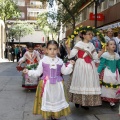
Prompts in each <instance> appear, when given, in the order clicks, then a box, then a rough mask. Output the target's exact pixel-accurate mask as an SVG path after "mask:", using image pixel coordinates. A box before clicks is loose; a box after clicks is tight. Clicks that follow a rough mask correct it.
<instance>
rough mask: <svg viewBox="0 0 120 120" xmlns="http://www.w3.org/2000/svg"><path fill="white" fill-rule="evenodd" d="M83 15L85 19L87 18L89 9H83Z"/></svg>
mask: <svg viewBox="0 0 120 120" xmlns="http://www.w3.org/2000/svg"><path fill="white" fill-rule="evenodd" d="M82 17H83V20H86V19H87V9H84V10H83V11H82Z"/></svg>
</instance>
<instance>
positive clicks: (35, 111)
mask: <svg viewBox="0 0 120 120" xmlns="http://www.w3.org/2000/svg"><path fill="white" fill-rule="evenodd" d="M42 87H43V80H40V82H39V84H38V87H37V91H36V95H35V101H34V107H33V114H35V115H37V114H41V115H42V117H43V118H44V119H49V118H50V117H54V118H60V117H61V116H67V115H69V114H70V107H67V108H65V109H62V110H61V111H59V112H51V111H42V110H41V105H42V97H41V95H42ZM65 98H67V97H66V93H65ZM66 100H67V99H66Z"/></svg>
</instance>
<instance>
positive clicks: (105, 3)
mask: <svg viewBox="0 0 120 120" xmlns="http://www.w3.org/2000/svg"><path fill="white" fill-rule="evenodd" d="M108 3H109V2H108V0H105V1H104V2H103V10H105V9H107V8H108Z"/></svg>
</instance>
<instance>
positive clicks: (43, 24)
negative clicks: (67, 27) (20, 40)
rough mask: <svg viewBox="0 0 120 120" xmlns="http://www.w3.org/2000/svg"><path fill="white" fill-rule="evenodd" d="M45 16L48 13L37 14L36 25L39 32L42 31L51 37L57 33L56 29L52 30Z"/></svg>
mask: <svg viewBox="0 0 120 120" xmlns="http://www.w3.org/2000/svg"><path fill="white" fill-rule="evenodd" d="M47 16H48V13H42V14H39V15H38V18H37V24H38V26H39V28H40V30H42V31H43V32H44V34H45V35H46V36H49V34H52V36H53V34H56V33H57V31H58V27H57V28H54V27H53V26H51V25H50V24H49V23H48V21H47ZM51 17H52V16H51Z"/></svg>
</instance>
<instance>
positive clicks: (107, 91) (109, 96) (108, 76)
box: [101, 68, 120, 102]
mask: <svg viewBox="0 0 120 120" xmlns="http://www.w3.org/2000/svg"><path fill="white" fill-rule="evenodd" d="M103 82H104V83H109V84H110V85H111V87H110V86H108V85H107V84H106V85H105V84H104V85H102V94H101V97H102V100H103V101H107V102H119V99H120V97H117V96H116V92H117V90H118V87H117V88H114V87H112V86H114V85H118V84H120V77H119V73H118V72H115V73H112V72H111V70H109V69H108V68H105V70H104V76H103Z"/></svg>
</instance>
